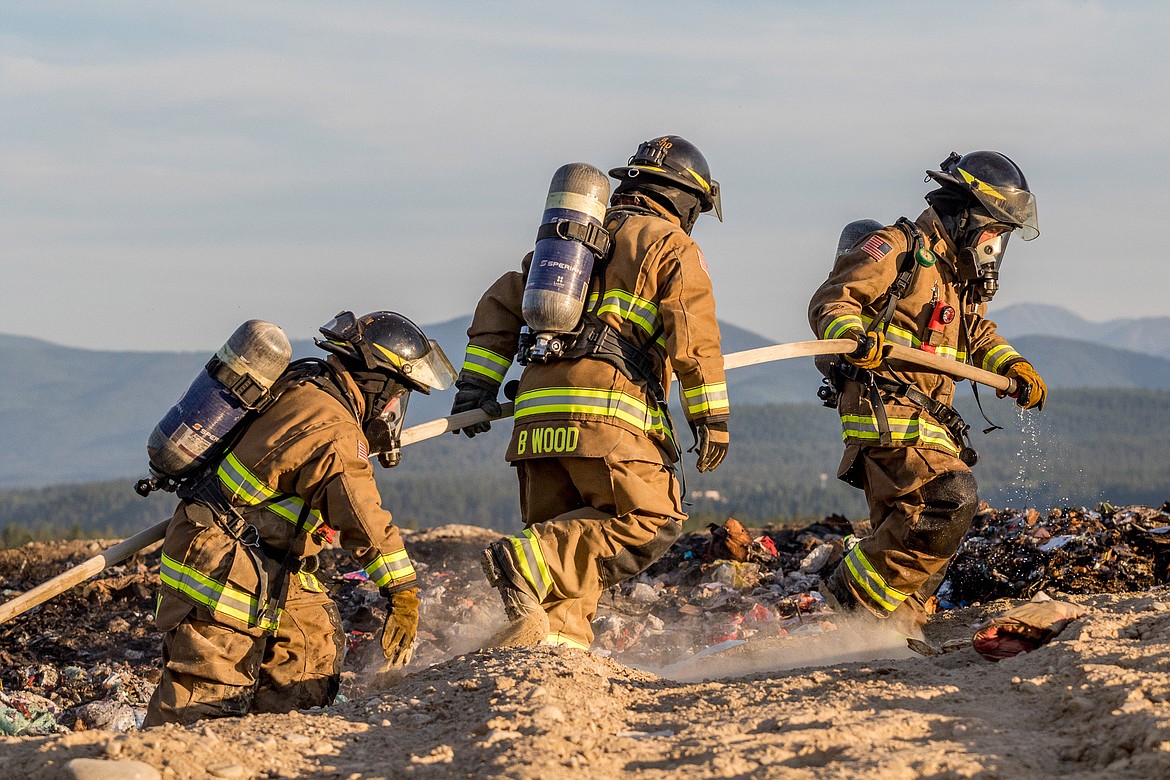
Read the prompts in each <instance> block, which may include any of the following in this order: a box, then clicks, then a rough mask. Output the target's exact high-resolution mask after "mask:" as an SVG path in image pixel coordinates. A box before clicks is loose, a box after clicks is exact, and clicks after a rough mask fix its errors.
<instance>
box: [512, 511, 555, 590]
mask: <svg viewBox="0 0 1170 780" xmlns="http://www.w3.org/2000/svg"><path fill="white" fill-rule="evenodd" d="M508 541H510V542H511V543H512V549H513V550H514V551H515V555H514V556H513V557H514V558H515V559H516V564H517V566H516V568H518V569H519V570H520V574H521V576H523V577H524V579H525V580H526V581H527V582H528V584H529V585H531V586H532V590H533V591H534V592H535V593H536V598H537V600H539V601H544V599H545V597H546V596H548V592H549V589H551V588H552V575H551V574H549V573H548V564H547V563H546V562H545V560H544V551H543V550H541V549H540V540H539V539H537V538H536V534H535V533H533V532H532V529H531V528H525V529H524V532H523V533H522V534H521V535H520V536H513V537H511V538H510V539H509V540H508Z"/></svg>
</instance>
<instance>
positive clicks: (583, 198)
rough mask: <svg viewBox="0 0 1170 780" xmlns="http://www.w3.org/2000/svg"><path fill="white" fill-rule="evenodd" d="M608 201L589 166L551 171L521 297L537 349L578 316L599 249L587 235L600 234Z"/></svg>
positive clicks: (603, 181)
mask: <svg viewBox="0 0 1170 780" xmlns="http://www.w3.org/2000/svg"><path fill="white" fill-rule="evenodd" d="M608 201H609V179H608V177H606V175H605V174H603V173H602V172H601V171H599V170H598V169H596V168H594V167H593V166H592V165H588V164H586V163H569V164H568V165H562V166H561V167H560V168H559V169H558V170H557V172H556V173H555V174H554V175H553V178H552V184H551V185H550V186H549V188H548V198H546V199H545V202H544V216H543V217H542V218H541V227H540V230H539V231H538V232H537V238H536V248H535V250H533V253H532V263H531V265H530V266H529V268H528V283H527V285H526V286H525V288H524V300H523V302H522V312H523V314H524V321H525V322H526V323H527V324H528V327H529V328H530V329H531V331H532V332H533V333H534V334H535V341H534V345H535V348H534V353H536V354H540V353H541V352H543V351H545V350H546V349H547V347H548V343H549V340H550V338H551V337H553V336H555V335H557V334H562V333H567V332H569V331H571V330H573V329H574V328H575V327H577V323H578V322H579V321H580V319H581V313H582V311H584V308H585V298H586V295H587V294H588V290H589V278H590V276H591V275H592V273H593V261H594V252H595V251H597V247H596V242H595V241H589V240H588V239H589V237H591V236H597V235H598V234H604V229H603V228H602V220H603V219H604V217H605V209H606V204H607V203H608ZM604 239H605V240H606V241H608V237H607V236H605V237H604Z"/></svg>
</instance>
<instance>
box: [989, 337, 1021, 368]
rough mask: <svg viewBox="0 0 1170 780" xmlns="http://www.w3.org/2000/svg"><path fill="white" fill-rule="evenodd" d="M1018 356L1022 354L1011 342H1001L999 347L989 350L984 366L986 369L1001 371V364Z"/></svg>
mask: <svg viewBox="0 0 1170 780" xmlns="http://www.w3.org/2000/svg"><path fill="white" fill-rule="evenodd" d="M1018 357H1022V356H1021V355H1020V353H1019V352H1016V351H1015V349H1013V348H1012V345H1011V344H1000V345H999V346H998V347H995V348H994V349H990V350H988V351H987V354H986V355H985V356H984V357H983V368H984V370H986V371H995V372H996V373H999V367H1000V366H1002V365H1003V364H1004V363H1006V362H1007V361H1009V360H1012V359H1014V358H1018Z"/></svg>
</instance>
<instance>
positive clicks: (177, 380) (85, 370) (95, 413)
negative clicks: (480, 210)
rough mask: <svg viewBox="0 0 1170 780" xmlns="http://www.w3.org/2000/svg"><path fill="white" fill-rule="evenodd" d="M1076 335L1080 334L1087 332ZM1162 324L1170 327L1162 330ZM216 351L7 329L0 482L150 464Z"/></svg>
mask: <svg viewBox="0 0 1170 780" xmlns="http://www.w3.org/2000/svg"><path fill="white" fill-rule="evenodd" d="M1069 316H1070V317H1071V316H1074V315H1071V314H1070V315H1069ZM1142 322H1145V323H1147V324H1149V325H1150V326H1151V327H1153V326H1154V325H1157V324H1158V323H1160V322H1161V320H1159V319H1157V318H1150V319H1148V320H1143V321H1133V322H1131V323H1129V332H1130V334H1131V336H1132V335H1133V334H1135V333H1138V334H1140V333H1146V334H1147V335H1148V333H1147V331H1143V330H1141V329H1140V328H1139V327H1138V326H1139V325H1140V324H1141V323H1142ZM466 327H467V322H466V319H465V318H458V319H453V320H448V321H446V322H441V323H436V324H433V325H427V326H426V331H427V333H428V334H429V335H431V336H433V337H434V338H435V339H436V340H438V341H439V342H440V343H441V344H442V345H443V348H444V349H445V350H446V351H447V353H448V355H449V356H450V357H451V360H452V361H453V362H455V363H457V364H458V363H459V362H460V361H461V360H462V357H463V349H464V346H465V341H466V336H465V330H466ZM720 327H721V329H722V334H723V349H724V351H725V352H727V353H733V352H738V351H741V350H745V349H752V348H754V347H759V346H763V345H765V344H768V343H771V342H770V340H769V339H765V338H764V337H762V336H759V335H758V334H755V333H752V332H750V331H746V330H744V329H742V328H737V327H735V326H734V325H729V324H727V323H721V326H720ZM1147 330H1148V329H1147ZM226 335H227V334H225V337H226ZM304 335H308V334H304ZM1008 335H1009V336H1010V337H1011V338H1012V340H1013V343H1015V345H1016V346H1017V347H1019V349H1020V351H1021V352H1023V353H1024V354H1025V355H1027V356H1028V358H1029V359H1030V360H1031V361H1032V362H1033V364H1034V365H1035V366H1036V368H1037V369H1038V370H1039V371H1040V373H1041V375H1043V376H1044V377H1045V380H1046V381H1047V382H1048V384H1049V386H1050V387H1052V388H1053V389H1054V390H1060V389H1065V388H1103V387H1131V388H1147V389H1156V390H1161V389H1167V388H1170V360H1167V359H1165V358H1161V357H1156V356H1154V355H1151V354H1144V353H1139V352H1133V351H1126V350H1122V349H1115V348H1113V347H1110V346H1106V345H1103V344H1095V343H1091V342H1089V341H1084V340H1076V339H1075V338H1065V337H1059V336H1053V335H1040V336H1020V337H1018V338H1017V337H1016V336H1014V335H1012V334H1010V333H1009V334H1008ZM1067 335H1068V336H1072V337H1075V336H1077V333H1076V332H1075V331H1074V332H1070V333H1069V334H1067ZM1157 335H1158V338H1162V333H1161V331H1159V332H1158V334H1157ZM811 336H812V334H811V333H797V334H791V336H790V337H789V338H790V339H792V340H805V339H809V338H811ZM1134 338H1136V336H1134ZM1147 340H1148V339H1147ZM1142 343H1145V342H1142ZM293 345H294V348H295V354H296V355H297V356H305V355H311V354H316V355H321V354H323V353H321V352H320V351H319V350H317V349H316V348H314V347H313V346H312V343H311V342H310V341H308V340H307V339H303V338H302V339H299V340H294V342H293ZM212 351H214V347H213V348H212V349H211V350H208V351H207V352H198V353H196V352H182V353H180V352H152V353H145V352H98V351H92V350H79V349H70V348H67V347H61V346H57V345H55V344H48V343H45V342H42V341H37V340H35V339H26V338H17V337H13V336H4V335H0V430H2V431H4V433H5V436H6V437H7V439H6V440H7V441H8V442H9V445H8V446H7V447H5V448H4V449H3V451H0V487H19V486H23V487H32V486H43V485H50V484H58V483H66V482H88V481H95V480H105V479H115V478H122V477H126V478H129V477H132V476H134V475H145V472H146V457H145V445H146V438H147V436H148V435H149V433H150V430H151V429H152V428H153V427H154V425H155V423H156V422H157V421H158V420H159V418H160V417H162V415H163V414H164V413H165V412H166V410H167V408H168V407H169V406H170V405H171V404H173V403H174V402H175V400H177V398H178V397H179V395H180V394H181V393H182V392H183V391H184V389H186V387H187V386H188V385H189V384H190V382H191V380H192V379H193V378H194V377H195V375H196V373H197V372H198V371H200V370H201V368H202V366H203V364H204V363H206V362H207V359H208V357H209V356H210V355H211V353H212ZM819 384H820V375H819V374H818V373H817V371H816V369H815V368H814V366H813V362H812V361H811V360H808V359H802V360H786V361H782V362H778V363H768V364H764V365H758V366H750V367H747V368H743V369H738V370H736V371H732V372H730V373H729V374H728V387H729V391H730V394H731V399H732V404H733V406H734V407H735V408H737V409H743V408H745V407H747V406H750V405H758V404H785V403H798V402H805V403H815V402H816V390H817V387H818V385H819ZM451 398H452V393H451V392H446V393H436V394H434V395H432V396H425V395H421V394H418V393H416V394H414V395H413V396H412V397H411V402H410V408H409V410H408V411H407V424H408V425H414V424H417V423H420V422H424V421H426V420H430V419H434V418H436V417H440V416H442V415H445V414H446V413H447V412H448V410H449V409H450V408H451Z"/></svg>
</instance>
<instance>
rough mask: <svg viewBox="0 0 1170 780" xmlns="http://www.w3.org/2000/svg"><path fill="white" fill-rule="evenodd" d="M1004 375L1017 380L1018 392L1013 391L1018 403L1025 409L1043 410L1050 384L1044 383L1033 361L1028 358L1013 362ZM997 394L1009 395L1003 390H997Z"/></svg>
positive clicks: (1000, 395) (1001, 395)
mask: <svg viewBox="0 0 1170 780" xmlns="http://www.w3.org/2000/svg"><path fill="white" fill-rule="evenodd" d="M1004 376H1006V377H1008V378H1009V379H1014V380H1016V392H1014V393H1012V398H1014V399H1016V404H1018V405H1019V406H1022V407H1023V408H1025V409H1032V408H1035V409H1036V410H1037V411H1043V409H1044V401H1046V400H1047V399H1048V385H1046V384H1044V380H1043V379H1041V378H1040V375H1039V374H1037V373H1036V369H1034V368H1032V364H1031V363H1029V362H1028V361H1026V360H1020V361H1018V362H1016V363H1012V364H1011V366H1009V367H1008V370H1007V372H1006V373H1005V374H1004ZM995 394H996V395H998V396H999V397H1000V398H1003V397H1004V396H1005V395H1007V393H1005V392H1004V391H1002V390H996V391H995Z"/></svg>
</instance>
